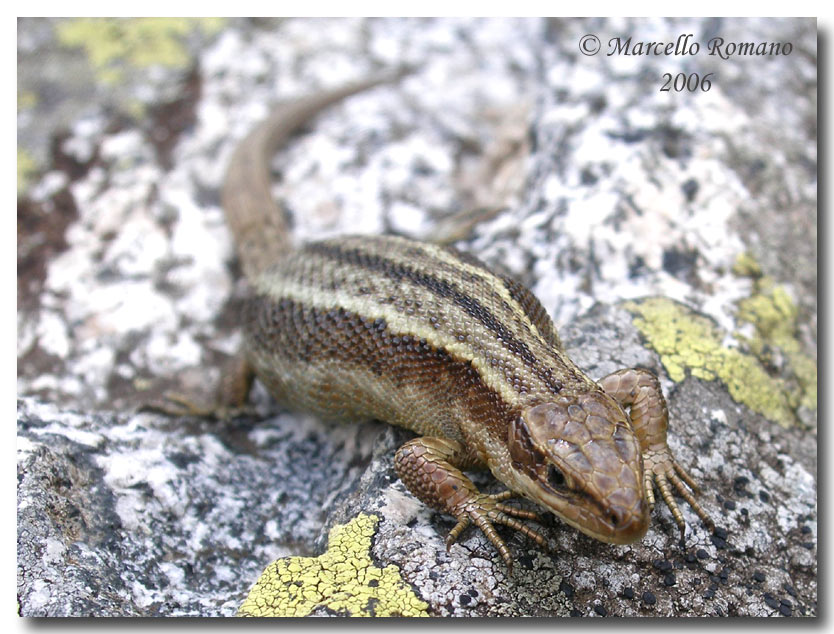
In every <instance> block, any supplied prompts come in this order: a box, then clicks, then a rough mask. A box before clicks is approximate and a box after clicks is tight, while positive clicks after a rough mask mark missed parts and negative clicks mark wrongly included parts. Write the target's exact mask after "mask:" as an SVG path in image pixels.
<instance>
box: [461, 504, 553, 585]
mask: <svg viewBox="0 0 834 634" xmlns="http://www.w3.org/2000/svg"><path fill="white" fill-rule="evenodd" d="M515 495H516V494H515V493H514V492H512V491H503V492H502V493H494V494H491V495H487V494H483V493H481V494H478V495H476V496H473V497H472V498H471V499H470V500H469V501H468V503H467V504H466V506H465V507H464V509H463V512H462V513H461V514H460V515H459V516H458V517H457V518H456V519H457V520H458V523H457V524H455V526H454V528H452V530H451V531H449V535H448V536H447V537H446V551H447V552H448V550H449V549H450V548H451V547H452V544H454V543H455V542H456V541H457V539H458V537H460V535H461V534H462V533H463V531H464V530H466V529H467V528H468V527H469V525H470V524H473V523H474V524H475V526H477V527H478V528H479V529H481V532H483V534H484V535H485V536H486V538H487V539H488V540H489V541H490V543H491V544H492V545H493V546H494V547H495V549H496V550H497V551H498V553H499V554H500V555H501V558H502V559H503V560H504V564H505V565H506V566H507V571H508V572H509V574H512V573H513V559H512V555H511V554H510V549H509V548H508V547H507V544H506V542H504V540H503V539H501V536H500V535H498V532H497V531H496V530H495V526H494V524H502V525H504V526H509V527H510V528H513V529H515V530H517V531H519V532H520V533H522V534H524V535H526V536H527V537H529V538H530V539H532V540H533V541H534V542H536V543H537V544H539V545H540V546H542V547H543V548H545V549H547V550H550V546H549V544H548V542H547V539H546V538H545V537H544V536H543V535H542V534H541V533H540V532H539V531H538V530H536V529H535V528H531V527H529V526H527V525H526V524H524V523H522V522H520V521H519V520H518V519H517V518H521V519H528V520H535V521H541V520H540V519H539V516H538V514H536V513H534V512H533V511H525V510H524V509H519V508H516V507H514V506H509V505H507V504H502V502H503V501H504V500H507V499H509V498H511V497H515Z"/></svg>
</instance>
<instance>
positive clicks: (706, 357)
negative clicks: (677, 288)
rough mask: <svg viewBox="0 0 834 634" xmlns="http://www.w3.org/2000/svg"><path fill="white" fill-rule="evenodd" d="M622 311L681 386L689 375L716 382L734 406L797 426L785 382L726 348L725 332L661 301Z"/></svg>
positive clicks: (630, 304)
mask: <svg viewBox="0 0 834 634" xmlns="http://www.w3.org/2000/svg"><path fill="white" fill-rule="evenodd" d="M624 306H625V308H626V309H627V310H628V311H629V312H631V313H632V314H633V315H634V325H635V326H636V327H637V328H638V330H640V332H641V333H642V334H643V336H644V337H645V338H646V340H647V344H648V346H649V347H651V348H652V349H654V350H655V351H656V352H657V353H658V354H659V355H660V359H661V362H662V363H663V366H664V367H665V368H666V371H667V372H668V373H669V377H670V378H671V379H672V380H673V381H678V382H679V381H682V380H683V379H684V378H685V377H686V374H687V372H689V373H690V374H691V375H692V376H695V377H698V378H701V379H704V380H708V381H711V380H719V381H721V382H722V383H724V385H726V386H727V390H728V392H729V393H730V395H731V396H732V397H733V399H734V400H735V401H737V402H739V403H743V404H745V405H747V406H748V407H749V408H750V409H752V410H753V411H755V412H758V413H760V414H762V415H763V416H765V417H766V418H768V419H770V420H772V421H775V422H777V423H779V424H780V425H783V426H786V427H787V426H789V425H791V424H793V423H795V422H796V420H797V419H796V413H795V398H793V394H792V393H791V390H790V389H789V387H788V385H787V384H786V382H785V381H784V380H783V379H780V378H776V377H772V376H770V375H769V374H768V373H767V371H766V370H765V368H764V366H763V365H762V363H761V361H760V360H759V359H758V358H757V357H756V356H754V355H752V354H746V353H744V352H742V351H740V350H738V349H735V348H728V347H727V346H726V345H724V333H723V332H722V331H721V330H720V329H719V328H718V327H717V326H716V325H715V324H714V323H713V322H712V321H710V320H709V319H707V318H706V317H704V316H702V315H698V314H696V313H695V312H693V311H692V310H690V309H689V308H687V307H686V306H683V305H682V304H679V303H678V302H675V301H672V300H670V299H665V298H650V299H645V300H640V301H631V302H626V303H625V304H624Z"/></svg>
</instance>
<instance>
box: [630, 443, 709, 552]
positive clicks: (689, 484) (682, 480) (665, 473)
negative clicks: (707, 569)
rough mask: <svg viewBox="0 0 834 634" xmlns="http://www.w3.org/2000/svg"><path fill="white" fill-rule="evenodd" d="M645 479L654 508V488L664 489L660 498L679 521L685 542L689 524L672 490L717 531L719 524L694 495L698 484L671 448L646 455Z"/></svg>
mask: <svg viewBox="0 0 834 634" xmlns="http://www.w3.org/2000/svg"><path fill="white" fill-rule="evenodd" d="M643 466H644V469H645V471H644V478H645V486H646V498H647V499H648V502H649V506H650V507H651V508H654V503H655V497H654V485H657V488H658V489H659V490H660V495H661V496H662V497H663V501H664V502H666V505H667V506H668V507H669V510H670V511H671V512H672V517H674V518H675V523H676V524H677V525H678V528H679V529H680V532H681V543H683V539H684V533H685V531H686V522H685V521H684V519H683V514H682V513H681V510H680V508H679V507H678V503H677V502H676V501H675V498H674V497H673V496H672V488H673V487H674V489H675V491H676V492H677V493H678V495H680V496H681V497H682V498H683V499H684V500H686V501H687V502H688V503H689V506H691V507H692V509H693V510H694V511H695V512H696V513H697V514H698V517H700V518H701V521H703V522H704V524H706V526H707V527H709V529H710V530H714V529H715V523H714V522H713V521H712V518H711V517H710V516H709V515H708V514H707V512H706V511H705V510H704V509H703V507H702V506H701V505H700V504H699V503H698V501H697V500H696V499H695V496H694V495H693V492H694V493H697V492H698V485H697V484H695V480H693V478H692V476H690V475H689V474H688V473H687V472H686V471H685V470H684V468H683V467H681V466H680V465H679V464H678V462H677V460H675V458H674V457H673V456H672V452H671V451H670V450H669V447H668V446H663V447H662V448H660V449H650V450H648V451H646V452H644V453H643Z"/></svg>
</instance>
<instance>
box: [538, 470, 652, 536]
mask: <svg viewBox="0 0 834 634" xmlns="http://www.w3.org/2000/svg"><path fill="white" fill-rule="evenodd" d="M552 479H553V477H552V474H551V478H550V480H552ZM531 484H532V485H533V487H532V489H533V491H532V495H529V497H530V498H531V499H533V501H535V502H536V503H537V504H539V505H541V506H542V507H544V508H546V509H548V510H550V511H551V512H552V513H553V514H554V515H556V516H557V517H559V518H560V519H561V520H562V521H564V522H566V523H567V524H569V525H570V526H573V527H574V528H576V529H577V530H579V531H581V532H582V533H585V534H586V535H589V536H590V537H593V538H595V539H598V540H600V541H603V542H606V543H609V544H630V543H633V542H635V541H637V540H639V539H640V538H642V537H643V536H644V535H645V534H646V531H647V530H648V528H649V521H650V517H649V505H648V502H646V500H645V498H644V497H643V496H642V495H641V493H642V491H635V490H633V489H629V488H620V489H617V490H615V491H614V492H612V493H611V494H609V495H607V496H606V497H605V498H602V499H597V498H595V497H594V496H592V495H591V494H589V493H588V492H587V491H584V490H578V491H577V490H565V489H564V488H560V489H557V488H555V487H553V486H551V484H549V483H548V482H547V481H546V480H545V481H544V482H543V481H541V480H539V481H533V482H531Z"/></svg>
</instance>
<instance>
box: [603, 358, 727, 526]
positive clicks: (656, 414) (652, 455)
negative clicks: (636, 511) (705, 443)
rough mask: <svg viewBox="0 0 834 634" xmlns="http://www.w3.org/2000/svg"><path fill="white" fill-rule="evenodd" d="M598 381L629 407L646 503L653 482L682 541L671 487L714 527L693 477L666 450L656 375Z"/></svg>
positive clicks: (665, 420) (665, 416) (665, 419)
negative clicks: (641, 467)
mask: <svg viewBox="0 0 834 634" xmlns="http://www.w3.org/2000/svg"><path fill="white" fill-rule="evenodd" d="M599 384H600V386H601V387H602V389H603V390H605V392H606V393H607V394H608V395H609V396H612V397H613V398H614V399H616V400H617V401H618V402H619V403H620V405H621V406H623V407H630V408H631V412H630V419H631V426H632V429H633V430H634V434H635V436H637V440H638V441H639V443H640V451H641V453H642V454H643V469H644V479H645V489H646V499H647V501H648V502H649V506H650V507H652V508H653V507H654V503H655V496H654V487H655V485H656V486H657V488H658V489H659V491H660V495H661V497H662V498H663V501H664V502H665V503H666V505H667V506H668V507H669V510H670V511H671V512H672V517H674V519H675V523H676V524H677V525H678V528H679V529H680V533H681V540H683V537H684V533H685V531H686V522H685V521H684V519H683V514H682V513H681V510H680V508H679V507H678V504H677V502H676V501H675V498H674V496H673V495H672V489H673V488H674V490H675V491H676V492H677V493H678V494H679V495H680V496H681V497H682V498H683V499H684V500H686V501H687V503H688V504H689V506H691V507H692V509H693V510H694V511H695V512H696V513H697V514H698V517H700V518H701V520H702V521H703V522H704V524H705V525H706V526H707V527H708V528H709V529H710V530H714V529H715V523H714V522H713V521H712V518H710V516H709V515H708V514H707V512H706V511H705V510H704V508H703V507H702V506H701V505H700V504H699V503H698V501H697V500H696V499H695V496H694V495H693V493H697V492H698V486H697V484H696V483H695V480H694V479H693V478H692V477H691V476H690V475H689V474H688V473H687V472H686V471H685V470H684V469H683V467H681V466H680V465H679V464H678V462H677V460H675V457H674V456H673V455H672V451H671V449H669V445H668V443H667V440H666V432H667V429H668V425H669V412H668V409H667V407H666V400H665V399H664V398H663V392H662V391H661V389H660V383H659V381H658V380H657V377H656V376H655V375H654V374H652V373H651V372H649V371H648V370H640V369H627V370H620V371H619V372H614V373H613V374H609V375H608V376H606V377H604V378H603V379H601V380H600V381H599Z"/></svg>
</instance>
